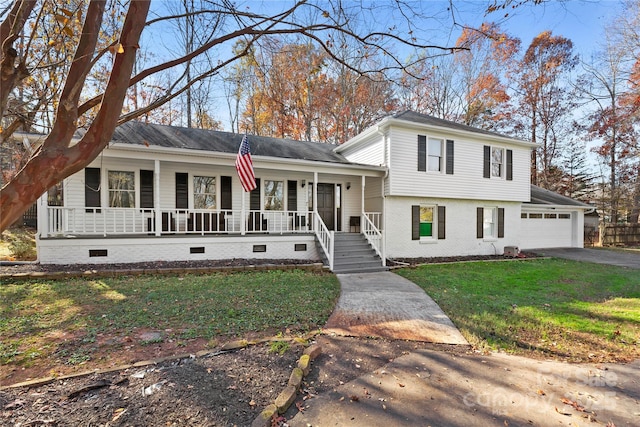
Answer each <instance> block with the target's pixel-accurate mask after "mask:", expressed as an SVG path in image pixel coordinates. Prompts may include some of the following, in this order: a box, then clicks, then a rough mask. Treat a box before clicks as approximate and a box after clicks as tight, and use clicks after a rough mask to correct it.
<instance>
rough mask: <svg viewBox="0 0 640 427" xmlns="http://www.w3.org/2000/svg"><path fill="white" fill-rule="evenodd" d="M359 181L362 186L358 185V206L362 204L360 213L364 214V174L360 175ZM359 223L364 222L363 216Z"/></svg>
mask: <svg viewBox="0 0 640 427" xmlns="http://www.w3.org/2000/svg"><path fill="white" fill-rule="evenodd" d="M361 182H362V186H361V187H360V206H362V215H363V216H364V187H365V182H366V177H365V176H364V175H362V179H361ZM360 224H364V218H362V221H361V222H360Z"/></svg>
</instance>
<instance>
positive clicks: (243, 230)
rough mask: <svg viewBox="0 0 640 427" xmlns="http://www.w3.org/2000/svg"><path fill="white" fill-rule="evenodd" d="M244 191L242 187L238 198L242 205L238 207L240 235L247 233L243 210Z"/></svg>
mask: <svg viewBox="0 0 640 427" xmlns="http://www.w3.org/2000/svg"><path fill="white" fill-rule="evenodd" d="M244 193H246V191H244V189H242V191H241V192H240V200H241V201H242V207H241V209H240V235H242V236H244V235H245V234H247V221H246V218H247V217H246V216H245V214H244V210H245V204H244V203H245V202H244Z"/></svg>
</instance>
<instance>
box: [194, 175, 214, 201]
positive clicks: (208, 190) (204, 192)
mask: <svg viewBox="0 0 640 427" xmlns="http://www.w3.org/2000/svg"><path fill="white" fill-rule="evenodd" d="M193 208H194V209H215V208H216V179H215V177H212V176H194V177H193Z"/></svg>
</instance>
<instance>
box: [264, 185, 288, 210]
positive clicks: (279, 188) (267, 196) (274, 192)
mask: <svg viewBox="0 0 640 427" xmlns="http://www.w3.org/2000/svg"><path fill="white" fill-rule="evenodd" d="M264 210H266V211H282V210H284V181H271V180H268V179H265V181H264Z"/></svg>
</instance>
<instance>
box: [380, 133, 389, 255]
mask: <svg viewBox="0 0 640 427" xmlns="http://www.w3.org/2000/svg"><path fill="white" fill-rule="evenodd" d="M378 134H380V135H381V136H382V147H383V150H382V156H383V157H382V165H380V166H385V169H384V176H383V177H382V180H381V181H380V195H381V197H382V223H381V224H380V226H381V228H382V231H381V232H382V245H381V246H382V248H381V252H382V265H385V266H386V265H387V249H386V248H387V197H386V195H385V191H384V186H385V182H386V181H387V178H389V159H388V155H389V146H388V140H387V137H386V135H385V134H384V132H382V131H381V130H380V126H378Z"/></svg>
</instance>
